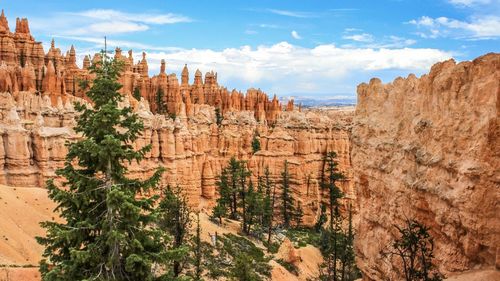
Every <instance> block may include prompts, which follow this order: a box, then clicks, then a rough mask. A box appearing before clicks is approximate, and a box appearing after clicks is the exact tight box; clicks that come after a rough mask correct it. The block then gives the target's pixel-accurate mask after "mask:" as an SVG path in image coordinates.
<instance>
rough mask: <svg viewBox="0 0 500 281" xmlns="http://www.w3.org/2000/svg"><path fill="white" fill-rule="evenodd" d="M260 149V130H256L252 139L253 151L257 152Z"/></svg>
mask: <svg viewBox="0 0 500 281" xmlns="http://www.w3.org/2000/svg"><path fill="white" fill-rule="evenodd" d="M259 150H260V140H259V132H258V131H255V134H254V135H253V139H252V152H253V154H255V153H256V152H257V151H259Z"/></svg>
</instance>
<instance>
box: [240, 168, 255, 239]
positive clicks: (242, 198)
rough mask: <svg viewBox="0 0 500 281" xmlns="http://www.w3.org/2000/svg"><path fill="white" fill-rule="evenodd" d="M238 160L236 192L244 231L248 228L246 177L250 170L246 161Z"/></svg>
mask: <svg viewBox="0 0 500 281" xmlns="http://www.w3.org/2000/svg"><path fill="white" fill-rule="evenodd" d="M239 162H240V170H239V171H238V178H239V186H238V194H239V204H237V205H238V206H240V207H241V217H242V219H243V223H242V227H243V231H244V232H245V233H247V234H248V232H246V230H248V220H247V219H248V215H247V207H248V203H247V193H248V189H247V179H248V177H249V176H250V171H249V170H248V169H247V168H246V163H245V162H243V161H239ZM252 189H253V184H252Z"/></svg>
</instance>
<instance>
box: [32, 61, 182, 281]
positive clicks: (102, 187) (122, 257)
mask: <svg viewBox="0 0 500 281" xmlns="http://www.w3.org/2000/svg"><path fill="white" fill-rule="evenodd" d="M102 57H103V59H102V60H101V61H100V62H96V63H95V64H93V65H92V66H91V67H90V71H91V72H92V73H93V74H94V75H95V79H94V81H93V84H92V87H91V88H90V89H89V90H88V91H87V93H86V95H87V97H89V98H90V99H91V101H92V102H93V107H92V108H89V107H87V106H86V105H84V104H80V103H76V104H75V109H76V110H77V111H78V112H79V113H80V115H79V117H78V118H77V125H76V127H75V131H76V132H78V133H81V134H82V136H83V138H82V139H81V140H79V141H77V142H74V143H71V144H69V152H68V154H67V156H66V161H65V164H64V167H63V168H61V169H58V170H57V172H56V174H57V175H58V176H60V177H63V178H64V179H65V181H64V183H63V184H62V186H59V185H56V184H55V183H54V181H53V180H49V181H48V182H47V189H48V194H49V197H50V199H52V200H53V201H55V202H56V204H57V206H58V207H57V208H56V211H57V212H58V213H59V214H60V216H61V218H62V219H63V222H61V223H58V222H54V221H46V222H42V223H41V225H42V227H43V228H45V230H46V236H45V237H37V241H38V242H39V243H40V244H41V245H43V246H44V247H45V250H44V253H43V257H44V258H45V259H43V260H42V261H41V263H40V271H41V274H42V279H43V280H44V281H55V280H120V281H121V280H165V279H166V278H168V277H169V276H171V270H170V269H169V268H164V270H163V271H162V272H163V273H161V274H160V273H157V274H155V273H153V272H154V271H153V268H154V267H155V265H164V264H168V263H169V262H170V260H171V259H172V257H173V256H178V255H181V254H182V253H179V252H177V250H172V249H168V248H167V247H166V245H167V244H168V243H169V241H170V237H169V235H168V234H167V233H166V232H164V231H162V230H161V229H159V228H158V227H157V223H158V216H157V215H156V210H155V206H156V205H157V203H158V199H159V197H158V196H153V197H143V196H139V195H140V194H147V193H148V192H149V191H150V190H151V189H153V188H156V187H157V186H158V182H159V180H160V175H161V173H162V170H161V169H158V170H157V171H156V172H155V173H154V175H153V176H152V177H151V178H148V179H146V180H144V181H141V180H135V179H130V178H127V177H126V172H127V168H126V166H124V163H125V162H132V161H137V162H140V161H141V160H142V159H143V157H144V155H145V153H146V152H147V151H149V150H150V149H151V147H150V146H146V147H144V148H142V149H140V150H138V151H136V150H134V149H133V146H132V143H133V142H134V141H135V140H136V139H137V138H138V137H139V136H140V134H141V132H142V131H143V124H142V122H141V121H140V120H139V119H138V116H137V115H135V114H133V113H132V110H131V108H129V107H126V108H123V109H119V108H118V103H119V102H120V101H121V99H122V96H121V95H120V93H119V92H118V91H119V89H120V88H121V85H120V84H119V83H118V82H117V80H118V77H119V75H120V71H121V69H122V65H121V63H119V62H118V61H115V60H114V59H109V58H107V55H106V53H105V52H102ZM75 163H77V164H78V165H77V166H74V164H75Z"/></svg>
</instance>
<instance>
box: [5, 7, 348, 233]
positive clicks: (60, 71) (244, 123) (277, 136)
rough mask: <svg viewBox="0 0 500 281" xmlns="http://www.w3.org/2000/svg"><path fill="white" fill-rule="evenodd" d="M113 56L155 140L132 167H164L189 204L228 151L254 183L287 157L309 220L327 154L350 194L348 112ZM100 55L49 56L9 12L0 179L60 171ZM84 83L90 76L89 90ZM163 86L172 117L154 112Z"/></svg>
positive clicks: (207, 193) (212, 193)
mask: <svg viewBox="0 0 500 281" xmlns="http://www.w3.org/2000/svg"><path fill="white" fill-rule="evenodd" d="M115 58H116V59H117V60H121V61H122V62H123V64H124V69H123V73H122V75H121V77H120V83H121V84H122V85H123V88H122V89H121V91H122V94H123V95H124V100H123V103H122V106H132V107H133V108H134V110H135V111H136V112H137V113H138V114H139V116H140V117H141V118H142V119H143V121H144V124H145V130H144V133H143V135H142V138H140V139H139V140H137V142H136V143H135V145H136V147H142V146H144V145H148V144H151V145H152V150H151V151H150V152H149V153H148V154H147V155H146V159H145V160H144V161H143V162H142V163H141V165H137V164H132V165H131V166H130V173H131V174H132V175H133V176H137V177H144V176H147V175H151V174H152V173H153V171H154V170H155V169H156V168H157V167H158V166H164V167H166V168H167V172H166V173H164V178H163V183H164V184H172V185H175V184H179V185H180V186H181V187H182V188H183V189H184V191H185V192H186V193H187V194H188V196H189V199H190V202H191V204H193V205H194V206H199V207H200V208H201V207H206V206H207V205H208V206H210V205H211V204H212V203H213V201H214V199H215V197H216V188H215V182H216V177H217V176H218V175H219V173H220V171H221V169H222V168H223V167H224V166H225V165H226V164H227V162H228V160H229V159H230V157H232V156H236V157H238V158H240V159H244V160H246V161H247V162H248V166H249V168H250V169H251V171H252V173H253V174H252V177H253V181H254V182H256V181H257V177H258V176H259V175H262V174H263V173H264V169H265V168H266V167H269V168H270V172H271V175H272V177H273V179H274V180H275V181H277V182H278V181H279V179H280V174H281V170H282V169H283V165H284V161H285V159H286V160H288V161H289V162H290V165H289V166H290V173H291V175H292V183H293V188H294V192H295V193H296V194H297V198H298V200H299V201H301V204H302V207H303V208H304V212H305V217H304V222H305V223H308V224H312V223H314V221H315V219H316V215H317V213H318V209H319V201H320V200H321V199H322V198H323V196H324V195H323V194H322V191H321V190H320V188H319V178H320V176H321V169H322V157H323V155H324V154H325V153H326V152H327V151H331V150H334V151H336V152H337V153H338V154H339V159H340V161H341V167H342V169H343V170H344V171H345V172H346V173H347V174H348V180H347V181H345V182H344V183H343V188H344V189H345V191H346V192H347V193H348V194H349V196H351V197H352V195H353V192H352V184H351V181H350V178H351V177H352V174H351V172H350V157H349V151H350V146H349V133H348V131H349V126H348V123H349V122H348V121H346V120H347V119H349V118H350V114H344V113H339V115H338V116H335V115H332V116H324V115H323V114H318V113H315V112H297V111H294V106H293V101H290V102H289V103H288V104H287V105H286V108H285V107H283V106H282V105H281V103H280V102H279V101H278V99H277V97H276V96H274V98H273V99H272V100H270V99H269V98H268V96H267V95H266V94H265V93H264V92H262V91H261V90H260V89H249V90H248V91H247V92H246V94H243V93H241V92H239V91H236V90H232V91H228V90H227V89H226V88H224V87H222V86H219V84H218V82H217V77H218V75H217V73H215V72H208V73H206V74H205V76H204V77H203V75H202V73H201V71H199V70H197V71H196V72H195V75H194V83H193V84H189V69H188V67H187V66H185V67H184V69H183V71H182V75H181V83H180V84H179V81H178V79H177V77H176V75H175V74H167V72H166V69H167V62H165V61H162V62H161V69H160V73H159V74H158V75H155V76H153V77H149V73H148V69H149V68H148V62H147V54H146V53H143V55H142V59H141V60H140V61H139V62H134V59H133V56H132V51H129V52H128V56H125V55H123V54H122V50H121V49H116V50H115ZM101 59H102V58H101V56H100V55H99V54H96V55H95V56H94V57H93V58H92V59H91V58H90V57H85V59H84V61H83V67H82V68H81V69H80V68H79V67H78V66H77V64H76V51H75V48H74V47H73V46H72V47H71V48H70V50H69V51H68V52H67V53H66V54H64V53H63V52H61V50H60V49H59V48H57V47H56V46H55V42H54V41H52V42H51V47H50V49H49V50H48V52H47V53H46V54H45V53H44V50H43V47H42V45H41V43H40V42H36V41H35V40H34V38H33V36H31V34H30V31H29V26H28V21H27V20H26V19H18V20H17V23H16V29H15V32H14V33H11V32H10V30H9V26H8V23H7V19H6V18H5V16H4V15H3V13H2V15H1V16H0V131H1V133H2V135H3V138H0V184H6V185H11V186H32V187H40V186H44V183H45V181H46V180H47V179H49V178H52V177H54V176H55V174H54V172H55V170H56V169H57V168H58V167H61V166H62V165H63V162H64V158H65V154H66V152H67V149H66V147H65V145H64V144H65V142H66V141H72V140H75V139H78V138H79V136H78V135H76V134H75V133H74V132H73V130H72V127H73V125H74V123H75V114H76V113H75V110H74V109H73V105H72V104H73V102H74V101H76V100H79V101H83V102H85V100H86V97H85V95H84V92H85V90H86V88H87V87H88V86H89V85H88V83H90V82H91V81H92V75H91V74H89V70H88V68H89V67H90V65H91V64H92V63H96V62H98V61H100V60H101ZM78 81H87V82H88V83H86V84H87V85H86V86H82V87H85V88H81V85H80V84H79V83H78ZM84 84H85V83H84ZM135 89H137V90H138V91H139V93H140V94H141V100H140V101H137V100H136V99H135V98H133V97H132V93H133V92H134V91H135ZM160 90H161V91H163V104H164V105H165V107H166V109H167V111H168V113H169V116H166V115H158V114H154V113H155V111H156V109H157V108H158V103H157V93H158V92H159V91H160ZM215 108H219V109H220V113H221V114H222V115H223V116H224V121H223V122H222V124H221V125H220V126H218V125H217V124H216V122H215V111H214V109H215ZM172 116H174V117H175V119H172V118H171V117H172ZM256 132H258V133H259V136H260V137H259V138H260V141H261V148H262V150H261V151H259V152H257V153H255V154H253V153H252V147H251V142H252V139H253V136H254V135H255V133H256ZM203 198H204V199H207V200H201V199H203Z"/></svg>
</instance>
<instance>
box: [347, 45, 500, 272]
mask: <svg viewBox="0 0 500 281" xmlns="http://www.w3.org/2000/svg"><path fill="white" fill-rule="evenodd" d="M499 111H500V54H488V55H485V56H482V57H479V58H477V59H475V60H474V61H471V62H461V63H459V64H456V63H455V62H454V61H453V60H449V61H445V62H442V63H438V64H436V65H434V66H433V67H432V69H431V71H430V73H429V74H428V75H424V76H422V77H421V78H416V77H415V76H414V75H410V76H408V77H407V78H397V79H396V80H394V82H392V83H390V84H386V85H384V84H382V83H381V82H380V80H378V79H372V80H371V81H370V83H369V84H361V85H359V86H358V105H357V107H356V112H355V117H354V121H353V131H352V138H351V139H352V165H353V167H354V175H355V190H356V193H357V194H356V197H357V203H358V209H359V212H360V213H359V226H358V229H357V237H356V249H357V257H358V258H357V261H358V266H359V267H360V269H361V270H362V271H363V273H364V275H365V277H366V278H367V279H369V280H371V279H373V280H399V279H401V278H400V277H401V271H400V268H398V266H397V264H398V263H397V262H396V261H395V260H393V262H381V261H382V260H383V259H385V258H384V257H383V254H382V253H383V252H384V250H386V247H387V246H388V245H389V244H390V241H392V240H393V239H394V238H395V237H396V236H397V230H396V228H395V227H394V225H395V224H401V223H402V221H403V220H404V219H405V217H408V218H415V219H417V220H419V221H420V222H422V223H424V224H425V225H427V226H428V227H430V233H431V235H432V236H433V237H434V240H435V250H434V252H435V256H436V258H435V263H436V264H437V265H438V266H439V269H440V271H441V272H442V273H446V274H450V273H453V272H460V271H465V270H468V269H473V268H479V267H487V266H495V265H496V266H497V268H498V266H499V265H500V247H499V245H500V216H499V214H500V207H499V204H498V202H500V192H499V187H500V141H499V140H500V118H499Z"/></svg>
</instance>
